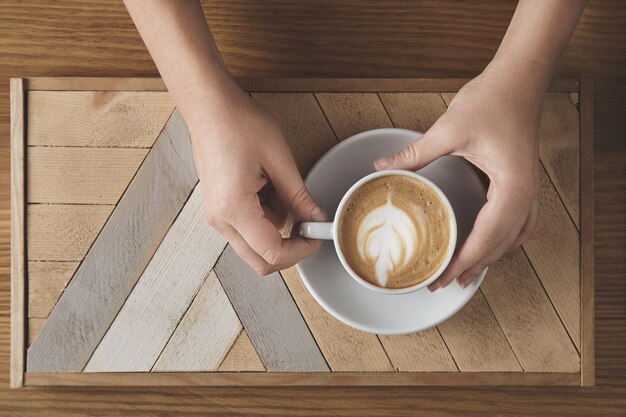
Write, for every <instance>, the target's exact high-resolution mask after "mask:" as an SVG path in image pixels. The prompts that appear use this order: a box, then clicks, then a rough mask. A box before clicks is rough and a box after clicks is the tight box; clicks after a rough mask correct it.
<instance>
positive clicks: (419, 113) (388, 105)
mask: <svg viewBox="0 0 626 417" xmlns="http://www.w3.org/2000/svg"><path fill="white" fill-rule="evenodd" d="M379 96H380V99H381V100H382V102H383V104H384V106H385V109H387V112H388V113H389V117H390V118H391V120H392V121H393V124H394V126H395V127H400V128H404V129H411V130H416V131H418V132H426V131H427V130H428V129H430V127H431V126H432V125H433V124H434V123H435V122H436V121H437V119H439V117H441V115H442V114H444V113H445V112H446V104H445V103H444V101H443V99H442V98H441V95H440V94H439V93H381V94H379Z"/></svg>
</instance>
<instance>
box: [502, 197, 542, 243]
mask: <svg viewBox="0 0 626 417" xmlns="http://www.w3.org/2000/svg"><path fill="white" fill-rule="evenodd" d="M538 221H539V200H535V201H534V202H533V204H532V206H531V207H530V213H529V214H528V219H527V220H526V223H525V224H524V227H522V230H521V231H520V233H519V236H518V237H517V238H516V239H515V240H514V241H513V243H512V244H511V246H509V248H508V249H507V252H513V251H514V250H515V249H517V248H519V247H520V246H521V245H522V243H524V242H526V240H527V239H528V238H529V237H530V235H531V233H532V232H533V231H534V230H535V228H536V227H537V222H538Z"/></svg>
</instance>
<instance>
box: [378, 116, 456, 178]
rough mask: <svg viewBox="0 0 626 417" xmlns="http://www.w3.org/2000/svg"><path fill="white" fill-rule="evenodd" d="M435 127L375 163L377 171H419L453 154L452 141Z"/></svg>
mask: <svg viewBox="0 0 626 417" xmlns="http://www.w3.org/2000/svg"><path fill="white" fill-rule="evenodd" d="M435 126H436V125H435ZM435 126H433V127H432V128H431V129H430V130H429V131H428V132H426V133H425V134H424V135H423V136H422V137H420V138H418V139H417V140H415V141H414V142H413V143H411V144H410V145H408V146H406V147H405V148H404V149H402V150H401V151H399V152H397V153H395V154H394V155H391V156H388V157H386V158H381V159H378V160H376V161H374V166H375V167H376V169H378V170H381V169H410V170H418V169H420V168H423V167H425V166H426V165H428V164H430V163H431V162H433V161H434V160H435V159H437V158H439V157H441V156H443V155H447V154H449V153H451V152H452V150H453V149H452V141H450V140H447V138H446V137H445V136H444V135H443V134H442V133H440V132H439V131H440V129H439V128H436V127H435Z"/></svg>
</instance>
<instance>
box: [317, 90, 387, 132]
mask: <svg viewBox="0 0 626 417" xmlns="http://www.w3.org/2000/svg"><path fill="white" fill-rule="evenodd" d="M315 97H316V98H317V101H318V102H319V104H320V106H321V107H322V110H323V111H324V114H325V115H326V117H327V118H328V122H329V123H330V125H331V126H332V128H333V131H334V132H335V136H336V137H337V139H339V140H342V139H345V138H348V137H350V136H352V135H356V134H357V133H360V132H364V131H366V130H372V129H378V128H381V127H393V124H392V123H391V120H389V116H387V113H385V112H384V110H383V111H380V108H381V102H380V98H379V97H378V95H377V94H375V93H318V94H316V95H315Z"/></svg>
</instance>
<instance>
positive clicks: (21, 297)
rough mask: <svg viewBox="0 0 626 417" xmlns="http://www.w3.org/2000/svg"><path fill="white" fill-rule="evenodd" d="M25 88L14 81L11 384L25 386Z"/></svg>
mask: <svg viewBox="0 0 626 417" xmlns="http://www.w3.org/2000/svg"><path fill="white" fill-rule="evenodd" d="M24 123H25V122H24V86H23V84H22V80H21V79H19V78H12V79H11V295H12V296H11V371H10V385H11V387H12V388H17V387H21V386H22V384H23V383H24V350H25V349H26V343H25V338H26V334H25V330H24V328H25V324H26V323H25V322H26V300H25V297H26V285H25V282H26V275H25V273H24V269H25V267H26V258H25V250H26V247H25V245H24V235H25V233H24V229H25V223H24V205H25V192H24V168H25V167H24V147H25V137H24Z"/></svg>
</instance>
